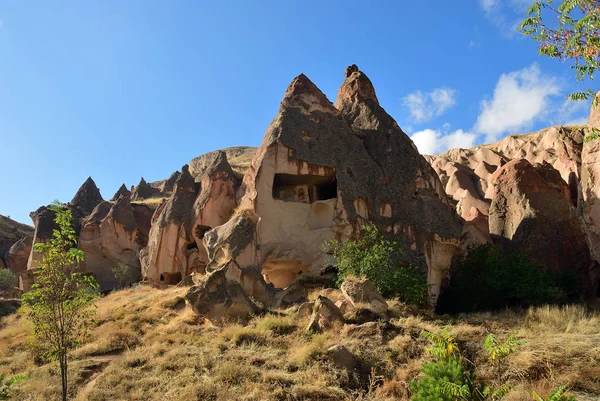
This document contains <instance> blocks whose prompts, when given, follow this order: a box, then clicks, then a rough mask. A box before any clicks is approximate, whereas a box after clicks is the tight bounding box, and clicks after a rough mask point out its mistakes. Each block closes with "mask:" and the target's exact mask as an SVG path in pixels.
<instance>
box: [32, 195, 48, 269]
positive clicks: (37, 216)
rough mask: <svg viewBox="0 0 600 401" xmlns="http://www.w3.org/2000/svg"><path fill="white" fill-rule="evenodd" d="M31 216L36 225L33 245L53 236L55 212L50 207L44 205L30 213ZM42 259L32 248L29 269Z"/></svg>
mask: <svg viewBox="0 0 600 401" xmlns="http://www.w3.org/2000/svg"><path fill="white" fill-rule="evenodd" d="M29 217H31V220H32V221H33V225H34V227H35V231H34V233H33V243H32V247H33V246H34V245H35V244H38V243H45V242H47V241H48V240H49V239H50V238H52V230H54V228H55V224H54V218H55V213H54V212H53V211H52V210H51V209H50V208H48V207H46V206H42V207H40V208H38V209H37V210H36V211H35V212H31V213H29ZM41 259H42V256H41V255H40V254H39V253H37V252H35V251H34V250H33V248H32V249H31V253H30V254H29V258H28V260H27V270H31V269H34V268H36V267H37V265H38V263H39V261H40V260H41Z"/></svg>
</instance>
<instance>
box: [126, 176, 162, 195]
mask: <svg viewBox="0 0 600 401" xmlns="http://www.w3.org/2000/svg"><path fill="white" fill-rule="evenodd" d="M156 196H160V189H159V188H154V187H153V186H152V185H150V184H148V183H147V182H146V180H145V179H144V177H142V178H141V179H140V182H139V184H138V185H137V187H135V188H134V189H133V190H132V191H131V200H134V201H137V200H143V199H148V198H152V197H156Z"/></svg>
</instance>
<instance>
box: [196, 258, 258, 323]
mask: <svg viewBox="0 0 600 401" xmlns="http://www.w3.org/2000/svg"><path fill="white" fill-rule="evenodd" d="M226 273H227V270H226V269H222V270H219V271H216V272H213V273H211V274H209V275H207V276H206V278H205V279H204V280H203V281H201V282H200V283H199V284H198V285H195V286H193V287H192V288H190V290H189V291H188V292H187V294H186V296H185V298H186V300H187V301H188V302H189V304H190V305H191V307H192V310H193V311H194V312H195V313H196V314H198V315H200V316H203V317H205V318H206V319H208V320H210V321H211V322H213V323H218V322H220V321H221V320H223V319H242V320H244V319H246V318H248V316H250V315H252V314H254V313H257V312H258V311H259V310H260V309H259V307H258V306H257V305H256V304H254V302H252V300H250V298H249V297H248V296H247V295H246V294H245V293H244V291H243V289H242V286H241V285H240V284H239V283H238V282H236V281H234V280H230V279H228V278H227V276H226Z"/></svg>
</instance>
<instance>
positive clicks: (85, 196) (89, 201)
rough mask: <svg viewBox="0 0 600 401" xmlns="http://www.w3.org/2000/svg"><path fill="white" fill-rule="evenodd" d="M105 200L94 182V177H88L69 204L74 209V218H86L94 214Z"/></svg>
mask: <svg viewBox="0 0 600 401" xmlns="http://www.w3.org/2000/svg"><path fill="white" fill-rule="evenodd" d="M103 200H104V199H102V195H100V190H99V189H98V187H97V186H96V183H95V182H94V180H92V177H88V179H87V180H85V182H84V183H83V185H82V186H81V187H80V188H79V190H78V191H77V193H76V194H75V196H74V197H73V199H72V200H71V202H69V206H70V207H71V209H73V217H74V218H77V217H85V216H88V215H89V214H90V213H92V211H93V210H94V208H95V207H96V206H98V204H99V203H100V202H102V201H103Z"/></svg>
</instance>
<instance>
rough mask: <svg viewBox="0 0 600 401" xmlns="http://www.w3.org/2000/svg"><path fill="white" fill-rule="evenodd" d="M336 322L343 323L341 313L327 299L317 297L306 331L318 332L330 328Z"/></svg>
mask: <svg viewBox="0 0 600 401" xmlns="http://www.w3.org/2000/svg"><path fill="white" fill-rule="evenodd" d="M336 321H340V322H343V321H344V315H343V314H342V312H341V311H340V310H339V309H338V307H337V306H335V304H334V303H333V302H331V301H330V300H329V299H328V298H325V297H322V296H319V297H317V300H316V301H315V305H314V307H313V312H312V315H311V317H310V322H309V323H308V326H307V327H306V331H312V332H319V331H321V330H323V329H327V328H330V327H331V326H332V324H333V323H334V322H336Z"/></svg>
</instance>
